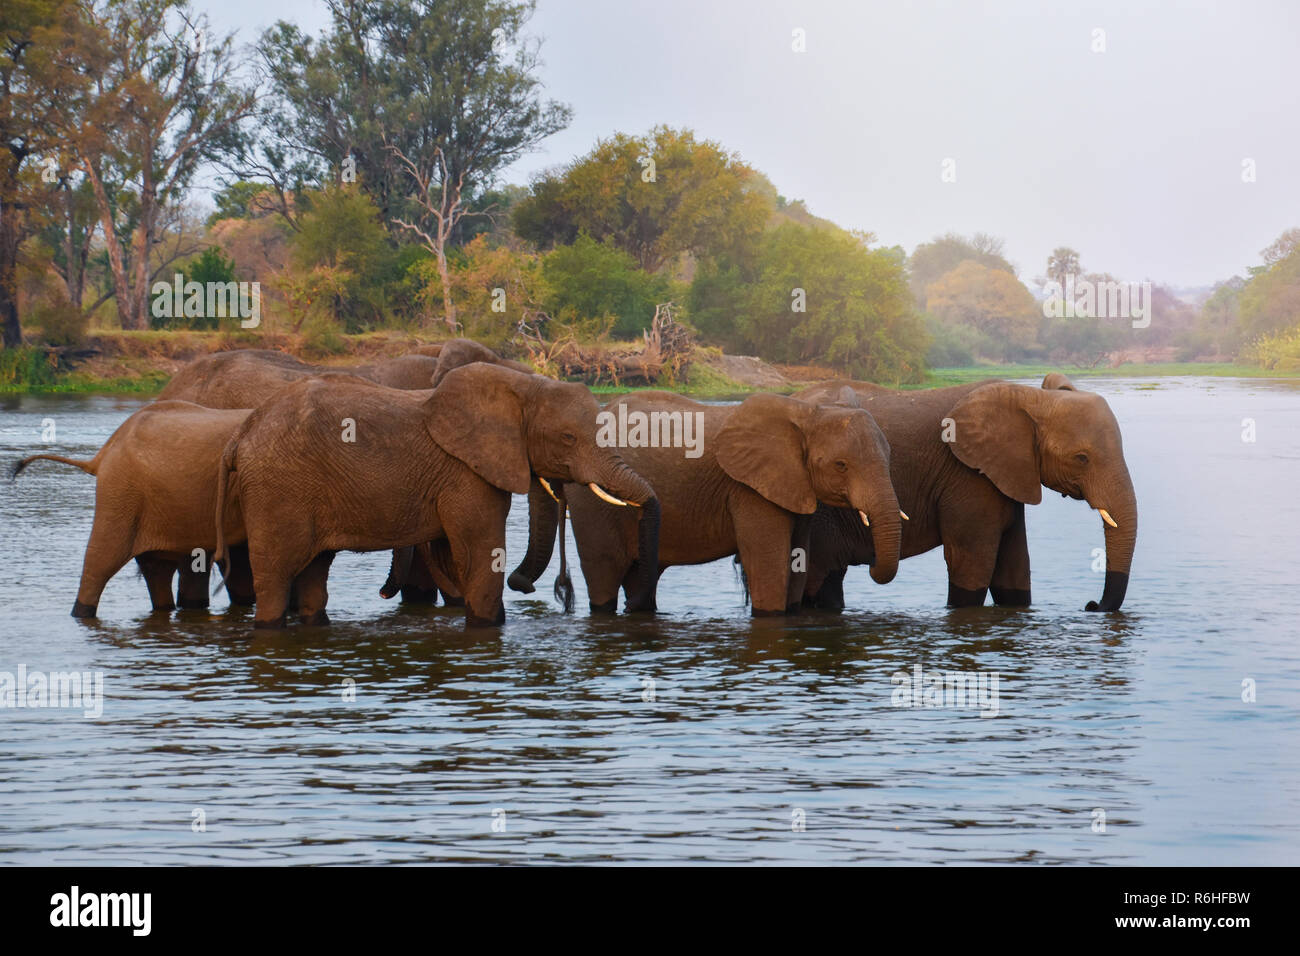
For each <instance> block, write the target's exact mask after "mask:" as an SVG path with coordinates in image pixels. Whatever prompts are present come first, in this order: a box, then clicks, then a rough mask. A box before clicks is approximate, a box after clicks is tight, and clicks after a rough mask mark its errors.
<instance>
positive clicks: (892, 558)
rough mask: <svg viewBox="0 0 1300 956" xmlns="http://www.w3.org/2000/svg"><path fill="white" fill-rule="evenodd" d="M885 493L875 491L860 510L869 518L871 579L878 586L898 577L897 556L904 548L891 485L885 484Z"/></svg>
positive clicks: (896, 503)
mask: <svg viewBox="0 0 1300 956" xmlns="http://www.w3.org/2000/svg"><path fill="white" fill-rule="evenodd" d="M884 488H885V489H886V490H883V491H877V492H876V493H875V494H874V495H872V496H871V498H870V499H869V500H868V506H867V507H866V508H865V509H863V510H864V511H865V512H866V515H867V517H868V518H870V519H871V542H872V546H873V547H872V550H873V551H874V552H875V559H874V560H873V561H872V562H871V579H872V580H873V581H875V582H876V583H877V584H888V583H889V582H890V581H892V580H894V576H895V575H896V574H898V561H899V555H900V553H901V551H902V545H903V517H902V514H901V513H900V511H899V507H898V497H897V496H896V495H895V494H894V490H893V486H892V485H891V484H889V482H888V479H886V481H885V485H884Z"/></svg>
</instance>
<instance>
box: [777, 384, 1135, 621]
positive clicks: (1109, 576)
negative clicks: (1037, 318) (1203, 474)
mask: <svg viewBox="0 0 1300 956" xmlns="http://www.w3.org/2000/svg"><path fill="white" fill-rule="evenodd" d="M846 386H847V388H846ZM846 395H847V396H848V397H849V400H850V401H851V402H852V403H853V404H857V405H859V406H860V407H862V408H865V409H866V410H868V411H869V412H870V413H871V414H872V416H873V417H874V418H875V420H876V422H877V423H878V424H879V425H880V427H881V429H882V430H883V431H884V434H885V437H886V438H887V439H888V441H889V445H890V448H891V449H892V465H891V468H892V474H893V481H894V487H896V488H897V489H898V492H899V498H900V499H901V501H902V505H903V509H904V510H905V511H907V513H908V514H909V515H910V516H911V520H910V521H909V522H908V523H907V526H906V530H905V531H904V533H903V544H902V556H903V557H904V558H909V557H912V556H913V555H917V554H923V553H924V552H926V551H929V550H931V549H932V548H935V547H938V546H939V545H943V553H944V559H945V561H946V562H947V565H948V604H949V606H952V607H966V606H972V605H982V604H983V603H984V601H985V598H986V595H987V593H988V592H991V593H992V598H993V602H994V603H995V604H997V605H1001V606H1007V607H1026V606H1028V605H1029V603H1030V574H1029V548H1028V543H1027V541H1026V539H1025V505H1032V504H1038V502H1039V501H1041V500H1042V486H1046V487H1048V488H1050V489H1051V490H1053V491H1058V492H1060V493H1061V494H1062V495H1064V496H1066V497H1069V498H1075V499H1077V500H1083V501H1087V502H1088V504H1089V505H1090V506H1091V507H1092V508H1094V509H1096V510H1097V511H1098V512H1099V514H1100V517H1101V520H1102V522H1103V530H1104V533H1105V541H1106V577H1105V584H1104V586H1103V591H1102V597H1101V600H1100V601H1089V602H1088V603H1087V606H1086V607H1085V610H1087V611H1118V610H1119V609H1120V608H1121V606H1122V605H1123V603H1124V597H1125V594H1126V592H1127V589H1128V580H1129V571H1130V568H1131V565H1132V560H1133V551H1134V547H1135V545H1136V541H1137V527H1138V511H1137V496H1136V494H1135V492H1134V490H1133V482H1132V479H1131V478H1130V476H1129V472H1128V466H1127V464H1126V462H1125V460H1124V450H1123V440H1122V438H1121V435H1120V429H1119V423H1118V422H1117V421H1116V419H1115V416H1114V414H1113V413H1112V412H1111V410H1110V406H1109V405H1107V404H1106V401H1105V399H1103V398H1102V397H1101V396H1099V395H1096V394H1092V393H1089V392H1082V391H1079V390H1078V389H1076V388H1075V387H1074V385H1073V383H1071V382H1070V380H1069V379H1068V378H1066V377H1065V376H1064V375H1062V374H1060V373H1059V372H1054V373H1052V374H1050V375H1048V376H1047V377H1046V378H1045V379H1044V380H1043V384H1042V387H1041V388H1034V387H1032V386H1028V385H1016V384H1013V383H1011V382H1004V381H998V380H989V381H985V382H979V383H976V384H972V385H958V386H954V387H951V388H938V389H932V390H928V391H908V392H903V391H896V390H893V389H888V388H883V387H881V386H877V385H870V384H867V383H863V382H845V381H842V380H840V381H832V382H828V383H823V384H821V385H815V386H812V387H811V388H807V389H804V390H802V391H800V392H796V393H795V395H794V398H796V399H799V400H802V401H808V402H813V403H821V402H827V401H844V400H845V396H846ZM872 559H873V550H872V542H871V540H870V539H869V538H868V537H867V536H866V535H864V534H863V533H862V529H861V528H860V527H858V526H857V524H856V522H855V521H854V519H853V515H852V513H851V512H848V511H845V510H843V509H839V508H822V509H819V510H818V513H817V514H816V515H815V516H814V517H813V520H812V525H811V531H810V545H809V555H808V573H807V581H806V585H805V591H804V600H805V603H807V604H813V605H815V606H819V607H823V608H828V609H831V610H841V609H842V608H843V606H844V598H843V591H842V582H843V579H844V571H845V569H846V568H847V567H848V566H849V565H853V564H862V563H867V562H870V561H871V560H872Z"/></svg>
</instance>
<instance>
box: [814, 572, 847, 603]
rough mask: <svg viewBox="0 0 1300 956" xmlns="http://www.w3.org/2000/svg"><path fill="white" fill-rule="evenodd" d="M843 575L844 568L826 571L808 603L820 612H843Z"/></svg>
mask: <svg viewBox="0 0 1300 956" xmlns="http://www.w3.org/2000/svg"><path fill="white" fill-rule="evenodd" d="M844 573H845V569H844V568H839V569H837V570H835V571H827V572H826V574H825V576H824V577H823V578H822V583H821V586H820V587H819V588H818V589H817V591H816V594H815V595H814V597H813V598H812V600H811V601H810V602H809V603H810V604H811V605H812V606H813V607H815V608H818V609H819V610H822V611H836V612H839V611H843V610H844Z"/></svg>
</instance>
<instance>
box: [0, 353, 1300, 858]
mask: <svg viewBox="0 0 1300 956" xmlns="http://www.w3.org/2000/svg"><path fill="white" fill-rule="evenodd" d="M1084 386H1085V387H1086V388H1089V389H1092V390H1096V391H1098V392H1101V393H1102V394H1104V395H1105V396H1106V398H1107V399H1108V401H1109V402H1110V404H1111V407H1112V408H1113V409H1114V411H1115V414H1116V416H1117V417H1118V418H1119V421H1120V423H1121V426H1122V428H1123V430H1124V437H1125V445H1126V451H1127V456H1128V462H1129V469H1130V471H1131V473H1132V476H1133V482H1134V485H1135V487H1136V489H1137V492H1138V499H1139V506H1140V508H1141V531H1140V535H1139V541H1138V553H1137V557H1136V559H1135V561H1134V568H1133V576H1132V581H1131V584H1130V586H1129V591H1128V600H1127V603H1126V605H1125V608H1124V612H1123V613H1122V614H1116V615H1096V614H1086V613H1084V612H1083V611H1082V607H1083V605H1084V604H1085V603H1086V601H1087V600H1089V599H1096V598H1099V597H1100V594H1101V586H1102V575H1101V574H1100V573H1099V572H1097V571H1094V570H1093V564H1094V556H1093V549H1094V548H1100V547H1101V546H1102V543H1103V542H1102V534H1101V525H1100V521H1099V520H1098V518H1097V517H1096V515H1095V513H1093V512H1091V511H1089V509H1088V508H1087V507H1086V506H1085V505H1084V504H1082V503H1081V502H1076V501H1067V500H1064V499H1062V498H1060V497H1059V496H1057V495H1053V494H1050V493H1045V495H1044V500H1043V504H1042V505H1040V506H1038V507H1035V508H1031V509H1028V510H1029V516H1028V524H1029V543H1030V552H1031V555H1032V559H1033V564H1034V568H1033V574H1034V578H1033V588H1034V600H1035V602H1036V605H1035V607H1033V608H1032V609H1029V610H1024V611H1010V610H1006V611H1004V610H1000V609H997V608H992V607H986V608H983V609H968V610H962V611H947V610H945V609H944V607H943V606H942V605H943V600H944V597H945V595H946V584H945V580H946V578H945V573H944V566H943V561H942V557H941V554H940V552H938V551H934V552H931V553H929V554H927V555H923V556H921V557H917V558H913V559H911V560H908V561H905V562H904V563H903V565H902V566H901V569H900V571H899V574H898V577H897V579H896V580H895V581H894V582H893V583H892V584H890V585H888V586H886V587H880V586H877V585H875V584H874V583H873V582H872V581H871V579H870V578H869V577H868V575H867V573H866V569H865V568H855V569H851V570H850V572H849V574H848V576H847V578H846V580H845V598H846V604H847V606H848V608H849V610H848V611H846V613H845V614H844V615H842V616H839V617H836V616H831V615H811V616H810V615H805V616H801V617H797V618H792V619H789V620H778V621H773V620H770V619H765V620H760V621H751V619H750V617H749V614H748V610H747V608H745V607H744V606H743V605H742V598H741V589H740V586H739V584H738V582H737V580H736V576H735V573H734V569H733V568H732V566H731V563H730V562H729V561H723V562H716V563H714V564H711V565H706V566H703V567H697V568H675V569H671V570H670V571H668V572H667V573H666V574H665V575H664V577H663V580H662V582H661V586H660V599H659V603H660V607H661V611H660V613H659V614H658V615H657V617H656V618H654V619H653V620H638V619H628V618H624V617H621V616H620V617H613V618H592V617H590V616H588V614H587V612H586V610H585V609H586V595H585V593H584V591H583V585H582V580H581V575H580V574H577V573H576V554H575V553H574V552H573V544H572V536H570V540H569V548H570V554H571V559H572V560H573V562H574V568H575V584H576V586H577V589H578V608H579V611H578V613H576V614H574V615H572V616H565V615H564V614H563V613H562V612H561V610H560V609H559V608H558V607H557V606H556V605H555V603H554V602H553V601H552V600H550V596H549V595H550V584H551V580H552V578H553V575H554V573H555V570H556V567H557V566H558V562H556V563H555V564H553V565H552V568H551V571H550V572H548V573H547V574H546V575H545V576H544V577H543V579H542V581H541V582H539V588H538V591H537V592H536V593H535V594H533V595H529V596H523V595H517V594H514V593H513V592H510V591H507V608H506V610H507V614H508V621H507V623H506V625H505V627H504V628H503V629H501V630H500V631H493V630H489V631H467V630H465V629H464V627H463V625H462V617H461V612H459V611H457V610H453V609H441V608H438V609H432V610H430V609H409V608H401V607H399V606H397V605H396V604H395V603H392V602H387V601H384V600H382V599H381V598H380V597H379V596H378V591H379V586H380V585H381V584H382V583H383V580H384V577H385V573H386V571H387V566H388V556H387V555H385V554H369V555H352V554H350V555H340V556H339V557H338V559H337V560H336V561H335V563H334V567H333V571H332V573H331V577H330V615H331V617H332V619H333V622H334V623H333V624H332V625H331V626H329V627H326V628H313V629H303V628H297V627H291V628H290V629H289V630H287V631H285V632H283V633H277V634H270V635H264V634H257V635H254V634H253V632H252V630H251V627H250V623H251V618H250V617H249V615H248V613H247V612H245V611H241V610H238V609H236V610H228V609H227V608H226V605H225V598H224V595H222V596H220V597H218V598H215V599H214V603H213V606H212V608H211V610H210V611H184V612H176V613H173V614H171V615H162V616H151V615H150V613H149V604H148V598H147V595H146V592H145V588H144V583H143V581H142V580H140V579H139V578H138V577H137V576H136V574H135V573H134V565H130V566H128V568H127V569H125V570H124V571H123V572H121V573H120V574H119V575H118V576H117V577H116V578H115V579H114V580H113V581H112V582H110V584H109V586H108V588H107V590H106V591H105V593H104V597H103V600H102V601H101V603H100V606H99V613H100V618H99V619H98V620H97V621H95V622H90V623H85V622H79V621H77V620H74V619H73V618H72V617H70V616H69V611H70V609H71V607H72V602H73V598H74V596H75V593H76V589H77V578H78V575H79V573H80V565H81V557H82V551H83V549H84V547H85V543H86V539H87V536H88V534H89V530H90V523H91V518H92V514H93V506H94V479H92V478H91V477H89V476H87V475H84V474H82V473H80V472H78V471H75V470H73V469H71V468H67V467H64V466H59V465H55V464H50V463H44V464H38V465H35V466H33V467H32V468H31V469H29V470H28V471H27V472H26V473H25V474H24V475H23V476H22V477H21V478H20V479H19V480H18V481H17V483H9V482H7V481H6V482H4V483H3V486H0V562H2V563H0V568H2V571H0V674H2V673H3V672H9V673H11V674H17V672H18V668H19V667H20V666H21V667H25V668H26V671H27V672H28V673H29V674H30V673H33V672H43V673H47V674H48V673H50V672H55V671H69V670H77V671H90V672H102V674H103V681H104V683H103V690H104V693H103V712H102V715H100V716H98V717H97V718H96V717H92V718H87V717H86V716H85V715H84V711H83V709H81V708H72V707H64V708H48V707H47V708H33V707H26V708H21V709H20V708H17V707H4V708H0V862H5V863H58V864H84V863H108V864H117V863H120V864H125V863H206V862H218V863H222V862H224V863H277V862H291V863H348V862H352V863H379V862H402V863H414V862H449V861H475V862H503V863H538V862H548V861H609V862H644V861H652V862H684V861H700V862H784V863H832V862H834V863H846V862H887V863H1089V864H1131V863H1151V864H1194V863H1210V862H1213V863H1221V864H1281V863H1294V862H1295V861H1296V860H1297V859H1298V858H1300V770H1298V764H1300V745H1298V743H1297V738H1298V731H1300V639H1298V638H1300V635H1298V634H1297V623H1296V622H1297V619H1298V617H1300V593H1298V592H1297V588H1296V571H1297V561H1298V557H1297V540H1298V538H1300V495H1298V494H1297V490H1298V486H1300V482H1298V481H1297V479H1298V478H1300V383H1296V382H1282V381H1265V380H1233V379H1188V378H1184V379H1168V378H1167V379H1159V380H1155V381H1152V382H1142V381H1138V380H1087V381H1086V382H1085V383H1084ZM139 405H140V403H139V402H138V401H135V400H124V399H117V398H103V397H93V398H92V397H10V398H5V399H3V400H0V464H3V465H4V467H5V470H6V472H7V471H8V467H9V465H10V464H11V463H12V461H13V460H14V459H16V458H18V457H20V456H21V455H25V454H31V453H34V452H36V451H40V450H53V451H57V452H60V453H64V454H70V455H73V456H74V457H87V458H88V457H90V456H91V455H92V454H93V453H94V451H95V450H96V449H97V448H98V447H99V446H100V445H101V444H102V443H103V442H104V440H105V439H107V438H108V436H109V435H110V434H111V433H112V431H113V429H114V428H116V427H117V425H118V424H120V423H121V422H122V421H123V420H124V419H125V418H126V417H127V416H128V415H129V414H130V413H131V412H132V411H134V410H135V409H136V408H138V407H139ZM47 419H53V421H54V424H55V428H56V436H55V438H56V440H55V441H53V442H52V443H50V444H48V445H46V444H43V443H42V430H43V428H44V427H46V426H47V425H48V422H46V420H47ZM1247 419H1250V420H1251V421H1252V422H1253V432H1254V434H1253V436H1252V435H1251V434H1250V429H1251V423H1248V422H1246V421H1245V420H1247ZM1251 437H1253V438H1254V440H1253V441H1248V440H1246V439H1249V438H1251ZM526 517H527V515H526V507H525V503H524V502H523V500H522V499H516V501H515V504H514V507H513V509H512V511H511V515H510V526H509V537H508V544H509V548H510V559H511V561H512V562H513V561H514V560H515V559H517V558H518V557H519V556H520V555H522V553H523V549H524V544H525V521H526ZM918 666H919V667H920V668H922V671H921V673H922V674H929V675H933V674H935V673H941V674H942V673H951V672H960V673H962V674H972V675H974V674H983V675H985V678H986V681H987V683H986V685H985V688H986V691H991V687H992V684H991V681H992V675H993V674H996V675H997V697H996V701H995V702H992V703H991V700H992V699H991V697H989V698H986V699H984V701H983V703H982V704H977V705H976V706H970V705H971V704H972V703H973V702H972V701H970V700H968V701H966V702H965V703H966V705H967V706H960V705H961V703H962V702H961V701H959V700H945V701H942V703H943V706H935V707H932V706H926V699H925V697H924V696H923V695H921V694H920V693H919V692H918V694H917V696H916V697H915V698H913V697H912V696H911V695H910V694H906V693H896V691H899V690H901V689H902V688H904V687H905V685H902V684H896V683H895V680H894V678H895V675H898V674H900V673H901V674H906V675H907V676H908V677H909V679H910V678H913V677H915V676H916V673H917V671H916V668H917V667H918ZM0 679H3V678H2V677H0ZM1252 691H1253V693H1252ZM353 694H354V696H355V700H350V699H347V698H348V697H349V696H350V695H353ZM1243 698H1248V699H1243ZM1250 698H1253V699H1250ZM931 702H934V701H933V700H932V701H931ZM905 704H912V705H913V706H904V705H905ZM993 709H996V715H990V716H981V713H986V714H988V713H990V712H991V711H992V710H993Z"/></svg>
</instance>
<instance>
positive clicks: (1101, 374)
mask: <svg viewBox="0 0 1300 956" xmlns="http://www.w3.org/2000/svg"><path fill="white" fill-rule="evenodd" d="M1048 372H1062V373H1064V374H1065V375H1066V376H1068V377H1069V378H1072V379H1079V378H1163V377H1166V376H1170V375H1182V376H1188V377H1195V376H1207V377H1209V376H1213V377H1230V378H1300V371H1291V372H1277V371H1269V370H1268V369H1263V368H1260V367H1259V366H1257V365H1237V364H1234V363H1232V362H1159V363H1153V364H1150V365H1143V364H1137V363H1133V362H1126V363H1124V364H1123V365H1119V366H1116V367H1115V368H1111V367H1109V366H1105V367H1097V368H1070V367H1068V366H1059V365H971V366H966V367H964V368H936V369H931V370H930V371H929V372H928V373H927V375H926V381H925V384H924V385H920V386H915V387H918V388H938V387H940V386H943V385H965V384H967V383H969V382H979V381H983V380H984V379H986V378H1040V379H1041V378H1042V377H1043V376H1044V375H1046V374H1047V373H1048Z"/></svg>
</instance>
